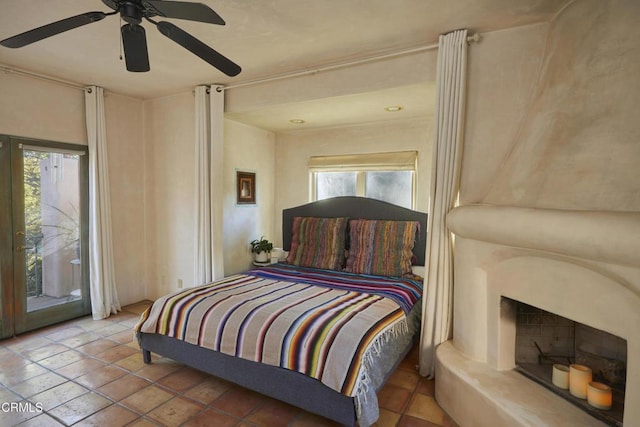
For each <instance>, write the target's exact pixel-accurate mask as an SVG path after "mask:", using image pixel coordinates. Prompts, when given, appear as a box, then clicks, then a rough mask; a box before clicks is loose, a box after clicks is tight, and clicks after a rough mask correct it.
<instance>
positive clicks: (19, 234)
mask: <svg viewBox="0 0 640 427" xmlns="http://www.w3.org/2000/svg"><path fill="white" fill-rule="evenodd" d="M16 236H24V231H16Z"/></svg>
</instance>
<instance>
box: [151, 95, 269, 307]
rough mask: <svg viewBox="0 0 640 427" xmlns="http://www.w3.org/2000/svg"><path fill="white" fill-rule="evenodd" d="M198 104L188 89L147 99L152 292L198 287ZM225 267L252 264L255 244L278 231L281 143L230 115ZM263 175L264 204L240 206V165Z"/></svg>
mask: <svg viewBox="0 0 640 427" xmlns="http://www.w3.org/2000/svg"><path fill="white" fill-rule="evenodd" d="M194 114H195V101H194V97H193V94H192V93H191V92H185V93H181V94H176V95H172V96H167V97H163V98H156V99H153V100H148V101H145V103H144V129H145V137H144V140H145V190H144V193H145V198H146V203H145V214H144V217H145V225H146V238H145V242H146V252H147V260H148V265H147V278H148V281H149V288H148V293H147V296H148V297H149V298H152V299H154V298H157V297H158V296H160V295H162V294H165V293H167V292H170V291H175V290H177V289H178V280H182V281H183V285H184V286H185V287H186V286H193V285H194V256H195V252H194V249H195V247H194V227H195V216H194V208H195V196H196V195H195V189H196V188H195V167H194V165H195V134H194V120H195V119H194ZM224 132H225V136H224V137H225V149H224V202H223V203H224V206H223V223H224V236H223V237H222V238H223V240H224V270H225V274H226V275H228V274H232V273H237V272H240V271H244V270H246V269H247V268H248V267H249V266H250V265H251V254H250V252H249V251H248V244H249V242H250V241H251V240H253V239H255V238H256V237H260V235H262V234H264V235H266V236H271V235H272V234H273V230H272V224H273V221H272V213H273V163H274V158H273V156H274V142H273V135H272V134H270V133H269V132H266V131H262V130H259V129H255V128H252V127H249V126H245V125H241V124H238V123H234V122H231V121H229V120H225V131H224ZM237 169H240V170H247V171H255V172H256V181H257V188H256V195H257V203H256V205H251V206H237V205H236V199H235V197H236V196H235V191H236V190H235V179H236V170H237Z"/></svg>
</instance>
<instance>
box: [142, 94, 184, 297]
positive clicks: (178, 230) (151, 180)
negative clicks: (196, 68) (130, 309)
mask: <svg viewBox="0 0 640 427" xmlns="http://www.w3.org/2000/svg"><path fill="white" fill-rule="evenodd" d="M194 109H195V106H194V98H193V95H192V94H191V92H185V93H181V94H177V95H172V96H166V97H162V98H156V99H152V100H148V101H145V102H144V130H145V135H144V141H145V162H144V169H145V187H144V194H145V204H144V220H145V226H146V239H145V243H146V253H147V260H148V263H147V280H148V281H149V287H148V290H147V296H148V297H149V298H151V299H155V298H157V297H158V296H160V295H162V294H164V293H167V292H169V291H173V290H177V289H178V280H179V279H181V280H183V283H184V286H192V285H193V281H194V270H193V268H194V261H193V260H194V244H193V237H194V231H193V230H194V227H195V217H194V213H193V212H194V206H195V199H194V197H195V169H194V165H195V157H194V156H195V146H194V144H195V143H194V138H195V136H194V125H193V124H194V111H195V110H194Z"/></svg>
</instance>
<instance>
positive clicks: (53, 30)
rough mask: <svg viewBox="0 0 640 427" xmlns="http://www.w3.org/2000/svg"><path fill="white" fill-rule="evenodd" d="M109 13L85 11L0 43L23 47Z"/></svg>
mask: <svg viewBox="0 0 640 427" xmlns="http://www.w3.org/2000/svg"><path fill="white" fill-rule="evenodd" d="M108 15H109V14H106V13H104V12H87V13H83V14H82V15H77V16H72V17H70V18H67V19H63V20H61V21H56V22H52V23H51V24H47V25H43V26H42V27H38V28H34V29H33V30H29V31H26V32H24V33H21V34H18V35H16V36H13V37H9V38H7V39H4V40H2V41H0V44H1V45H2V46H5V47H11V48H18V47H23V46H26V45H28V44H31V43H34V42H37V41H40V40H42V39H46V38H47V37H51V36H55V35H56V34H60V33H63V32H65V31H69V30H72V29H74V28H78V27H81V26H83V25H87V24H91V23H92V22H96V21H100V20H102V19H104V18H105V17H106V16H108Z"/></svg>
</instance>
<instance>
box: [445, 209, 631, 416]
mask: <svg viewBox="0 0 640 427" xmlns="http://www.w3.org/2000/svg"><path fill="white" fill-rule="evenodd" d="M447 223H448V226H449V229H450V230H451V231H452V232H453V233H454V235H455V239H456V240H455V245H456V253H455V277H456V278H455V290H454V292H455V294H454V301H455V303H454V338H453V340H452V341H449V342H447V343H445V344H442V345H441V346H440V347H439V348H438V350H437V365H436V379H437V380H436V399H437V400H438V402H439V403H440V404H441V406H442V407H443V408H444V409H445V410H446V411H447V412H448V413H449V414H451V416H452V417H453V418H454V419H455V420H456V421H457V422H458V423H459V424H460V425H462V426H465V427H467V426H559V425H563V426H564V425H580V426H602V425H606V424H605V423H604V422H603V421H601V420H599V419H596V418H594V417H592V416H591V415H590V414H589V413H587V412H585V411H583V410H582V409H580V408H578V407H577V406H575V405H573V404H572V403H570V402H568V401H567V400H565V399H563V398H562V397H560V396H558V395H557V394H556V393H554V392H552V391H551V390H549V389H547V388H545V387H543V386H542V385H540V384H538V383H536V382H534V381H531V380H530V379H529V378H526V377H525V376H523V375H521V374H520V373H518V372H516V370H515V368H516V360H515V359H516V320H517V310H516V308H515V305H513V303H512V300H515V301H520V302H523V303H525V304H527V305H530V306H533V307H537V308H539V309H541V310H544V311H546V312H550V313H554V314H555V315H558V316H561V317H563V318H566V319H571V320H572V321H576V322H579V323H582V324H584V325H586V326H587V327H589V328H595V329H597V330H601V331H604V332H605V333H607V334H612V335H614V336H616V337H618V338H619V339H620V340H622V341H624V342H625V344H626V356H625V357H626V359H627V362H626V394H625V396H624V406H625V410H624V418H623V423H624V425H626V426H634V425H640V405H637V402H640V366H639V365H640V334H639V333H638V326H639V325H640V251H639V250H638V248H640V215H639V214H638V213H624V212H588V211H562V210H551V209H529V208H516V207H503V206H488V205H467V206H461V207H458V208H456V209H454V210H453V211H452V212H451V213H450V214H449V216H448V219H447ZM634 402H635V404H634Z"/></svg>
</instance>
